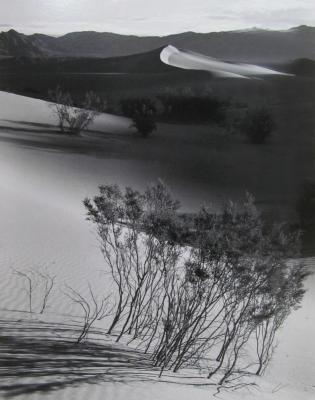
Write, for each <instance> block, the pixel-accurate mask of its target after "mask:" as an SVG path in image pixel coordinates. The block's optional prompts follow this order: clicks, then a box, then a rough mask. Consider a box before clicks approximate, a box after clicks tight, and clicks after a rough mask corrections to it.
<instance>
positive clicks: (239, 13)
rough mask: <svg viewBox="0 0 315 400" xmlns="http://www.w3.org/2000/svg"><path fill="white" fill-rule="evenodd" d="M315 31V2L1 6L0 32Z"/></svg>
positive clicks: (31, 2) (111, 1)
mask: <svg viewBox="0 0 315 400" xmlns="http://www.w3.org/2000/svg"><path fill="white" fill-rule="evenodd" d="M304 24H305V25H311V26H315V3H314V0H274V1H267V0H0V31H6V30H9V29H15V30H18V31H20V32H23V33H26V34H30V33H35V32H40V33H46V34H50V35H54V36H58V35H62V34H65V33H68V32H73V31H84V30H94V31H99V32H109V31H110V32H115V33H122V34H136V35H166V34H170V33H178V32H183V31H195V32H214V31H227V30H238V29H248V28H253V27H257V28H266V29H288V28H291V27H293V26H298V25H304Z"/></svg>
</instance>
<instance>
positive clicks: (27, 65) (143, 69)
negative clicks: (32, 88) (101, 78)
mask: <svg viewBox="0 0 315 400" xmlns="http://www.w3.org/2000/svg"><path fill="white" fill-rule="evenodd" d="M161 50H162V48H159V49H155V50H152V51H149V52H146V53H139V54H133V55H130V56H122V57H109V58H91V57H80V58H79V57H74V58H73V57H67V58H65V57H53V58H51V57H50V58H47V57H25V56H21V57H4V58H2V59H1V58H0V71H6V72H21V71H23V72H24V73H27V72H32V73H35V72H38V73H46V72H50V73H90V74H93V73H96V74H97V73H160V72H161V73H162V72H176V71H178V69H177V68H174V67H171V66H169V65H166V64H164V63H162V62H161V60H160V52H161Z"/></svg>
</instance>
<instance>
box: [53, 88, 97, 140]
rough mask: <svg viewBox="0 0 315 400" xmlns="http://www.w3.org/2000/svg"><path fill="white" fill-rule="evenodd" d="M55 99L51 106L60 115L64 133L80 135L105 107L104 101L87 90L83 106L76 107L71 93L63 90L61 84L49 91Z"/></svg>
mask: <svg viewBox="0 0 315 400" xmlns="http://www.w3.org/2000/svg"><path fill="white" fill-rule="evenodd" d="M49 97H50V98H51V100H52V101H53V103H51V107H52V109H53V112H54V113H55V114H56V115H57V117H58V122H59V129H60V131H61V132H62V133H68V134H70V135H78V134H80V133H81V132H82V131H84V130H85V129H87V128H88V126H89V125H90V124H92V122H93V120H94V118H95V117H96V115H98V114H99V113H100V112H102V111H103V110H104V108H105V105H104V103H103V102H102V100H101V99H100V97H98V96H97V95H96V94H95V93H94V92H91V91H90V92H87V93H86V94H85V98H84V100H83V102H82V105H81V108H78V107H75V106H74V102H73V100H72V97H71V95H70V93H68V92H64V91H62V89H61V88H60V86H57V88H56V89H55V90H50V91H49Z"/></svg>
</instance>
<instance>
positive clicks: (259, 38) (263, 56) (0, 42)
mask: <svg viewBox="0 0 315 400" xmlns="http://www.w3.org/2000/svg"><path fill="white" fill-rule="evenodd" d="M169 44H172V45H174V46H176V47H179V48H184V49H188V50H193V51H196V52H200V53H203V54H206V55H209V56H212V57H215V58H221V59H224V60H227V61H238V62H265V63H266V62H268V63H279V62H288V61H292V60H294V59H298V58H308V59H312V60H315V27H309V26H306V25H301V26H298V27H295V28H291V29H289V30H286V31H275V30H263V29H252V30H245V31H229V32H212V33H195V32H184V33H180V34H175V35H169V36H146V37H140V36H131V35H119V34H115V33H107V32H104V33H100V32H89V31H84V32H73V33H68V34H66V35H64V36H60V37H53V36H48V35H43V34H39V33H36V34H33V35H24V34H22V33H19V32H17V31H15V30H13V29H11V30H9V31H7V32H1V33H0V57H1V58H3V57H36V58H47V57H49V58H50V57H62V58H65V57H66V58H68V57H71V58H73V57H85V58H109V57H120V56H127V55H131V54H136V53H144V52H148V51H151V50H154V49H158V48H162V47H164V46H166V45H169Z"/></svg>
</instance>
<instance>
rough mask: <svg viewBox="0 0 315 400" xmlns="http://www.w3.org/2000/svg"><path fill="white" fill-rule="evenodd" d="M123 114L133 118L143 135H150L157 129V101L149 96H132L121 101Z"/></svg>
mask: <svg viewBox="0 0 315 400" xmlns="http://www.w3.org/2000/svg"><path fill="white" fill-rule="evenodd" d="M120 106H121V110H122V113H123V115H125V116H126V117H128V118H131V119H132V121H133V124H132V126H134V127H135V128H136V129H137V131H138V133H139V134H140V135H141V136H142V137H147V136H149V134H150V133H152V132H153V131H154V130H155V129H156V123H155V115H156V107H155V103H154V102H153V101H152V100H151V99H149V98H139V99H137V98H130V99H124V100H122V101H121V102H120Z"/></svg>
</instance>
